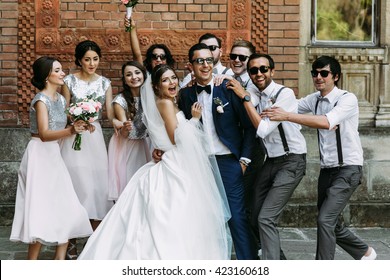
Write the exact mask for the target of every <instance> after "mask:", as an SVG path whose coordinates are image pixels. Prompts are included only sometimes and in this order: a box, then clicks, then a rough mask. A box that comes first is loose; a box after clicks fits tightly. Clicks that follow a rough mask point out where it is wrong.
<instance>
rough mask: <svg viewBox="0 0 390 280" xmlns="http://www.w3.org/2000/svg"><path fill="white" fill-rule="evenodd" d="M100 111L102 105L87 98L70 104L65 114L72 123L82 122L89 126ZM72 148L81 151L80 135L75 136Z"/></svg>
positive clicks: (96, 100)
mask: <svg viewBox="0 0 390 280" xmlns="http://www.w3.org/2000/svg"><path fill="white" fill-rule="evenodd" d="M101 109H102V103H101V102H100V101H99V100H98V99H96V98H93V97H92V96H87V97H86V98H84V99H82V100H80V101H78V102H76V103H72V104H70V106H69V108H67V109H66V113H67V114H69V115H70V118H71V120H72V121H73V122H75V121H78V120H83V121H85V122H87V123H89V124H90V123H92V122H94V121H95V120H96V118H97V117H98V115H99V111H100V110H101ZM72 148H73V149H74V150H75V151H80V150H81V134H76V137H75V139H74V141H73V145H72Z"/></svg>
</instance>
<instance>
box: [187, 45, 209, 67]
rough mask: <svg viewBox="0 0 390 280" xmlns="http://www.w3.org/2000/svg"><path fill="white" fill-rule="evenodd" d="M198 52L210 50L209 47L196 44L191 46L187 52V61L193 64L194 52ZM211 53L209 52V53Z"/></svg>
mask: <svg viewBox="0 0 390 280" xmlns="http://www.w3.org/2000/svg"><path fill="white" fill-rule="evenodd" d="M199 50H210V49H209V47H208V46H207V45H206V44H203V43H198V44H195V45H193V46H192V47H191V48H190V50H189V51H188V61H189V62H191V63H192V62H193V60H192V58H193V57H194V52H195V51H199ZM210 52H211V51H210Z"/></svg>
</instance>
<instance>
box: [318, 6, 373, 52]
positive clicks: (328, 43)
mask: <svg viewBox="0 0 390 280" xmlns="http://www.w3.org/2000/svg"><path fill="white" fill-rule="evenodd" d="M317 1H318V0H312V9H311V45H312V46H319V47H321V46H324V47H326V46H331V47H377V46H378V45H379V22H380V21H379V9H378V6H380V3H379V2H380V0H372V1H373V4H372V5H373V7H372V9H373V10H372V26H371V32H372V35H371V41H332V40H317V38H316V36H317V13H316V11H317Z"/></svg>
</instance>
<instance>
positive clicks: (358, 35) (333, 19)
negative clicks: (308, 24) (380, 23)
mask: <svg viewBox="0 0 390 280" xmlns="http://www.w3.org/2000/svg"><path fill="white" fill-rule="evenodd" d="M316 2H317V11H316V13H317V14H316V16H317V26H316V28H317V37H316V39H317V40H323V41H371V40H372V34H371V33H372V32H371V25H372V21H371V20H372V0H317V1H316Z"/></svg>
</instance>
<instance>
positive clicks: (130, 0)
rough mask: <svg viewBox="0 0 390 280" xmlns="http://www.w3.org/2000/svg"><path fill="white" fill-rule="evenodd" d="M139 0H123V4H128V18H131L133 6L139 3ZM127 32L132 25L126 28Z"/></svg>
mask: <svg viewBox="0 0 390 280" xmlns="http://www.w3.org/2000/svg"><path fill="white" fill-rule="evenodd" d="M138 1H139V0H121V2H122V4H124V5H125V6H126V18H127V19H130V18H131V14H132V12H133V7H135V5H137V4H138ZM125 30H126V32H130V30H131V26H130V27H126V28H125Z"/></svg>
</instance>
